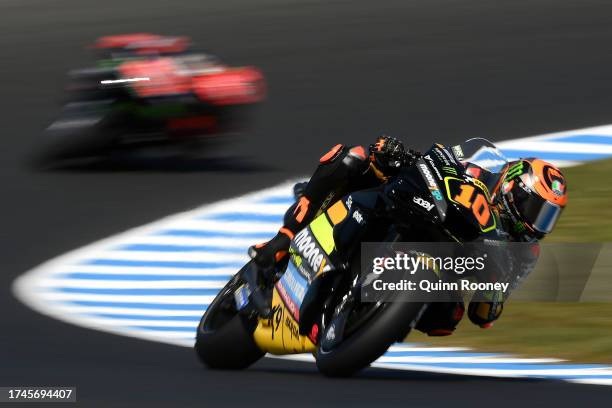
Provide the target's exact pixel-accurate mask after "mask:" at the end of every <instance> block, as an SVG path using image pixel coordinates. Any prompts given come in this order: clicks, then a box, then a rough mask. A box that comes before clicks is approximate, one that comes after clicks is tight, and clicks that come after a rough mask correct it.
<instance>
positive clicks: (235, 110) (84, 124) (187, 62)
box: [34, 33, 266, 166]
mask: <svg viewBox="0 0 612 408" xmlns="http://www.w3.org/2000/svg"><path fill="white" fill-rule="evenodd" d="M92 48H93V49H94V50H95V51H96V53H97V54H98V55H99V56H100V59H99V60H98V61H97V63H96V66H95V67H93V68H86V69H79V70H75V71H72V72H70V73H69V84H68V86H67V98H66V102H65V105H64V107H63V110H62V112H61V114H60V115H59V117H58V118H57V119H56V120H55V121H54V122H53V123H52V124H51V125H50V126H49V127H48V128H47V129H46V130H45V132H44V137H43V138H42V141H41V142H40V143H39V146H38V147H37V152H36V154H35V158H34V162H35V164H36V165H40V166H49V165H53V164H55V163H57V162H60V161H65V160H70V159H82V158H91V157H100V156H103V155H105V154H108V153H110V152H116V151H129V150H133V149H139V150H142V149H145V148H146V147H154V148H157V149H162V150H165V151H168V152H171V151H177V152H179V154H190V155H191V154H194V153H198V152H202V151H203V150H205V149H206V147H207V146H210V142H211V141H212V140H218V139H219V138H222V137H227V136H228V135H230V134H233V133H236V132H239V131H241V130H243V129H244V125H245V123H246V119H247V118H248V117H247V114H248V111H249V110H250V109H251V108H252V107H253V106H254V105H255V104H257V103H258V102H261V101H262V100H263V99H264V98H265V93H266V86H265V80H264V77H263V75H262V73H261V72H260V71H259V70H258V69H257V68H254V67H248V66H247V67H230V66H227V65H225V64H223V63H222V62H220V61H219V59H218V58H217V57H215V56H213V55H210V54H207V53H202V52H196V51H195V50H193V49H192V48H191V42H190V39H189V38H188V37H169V36H160V35H155V34H147V33H138V34H124V35H112V36H106V37H101V38H99V39H98V40H97V41H96V42H95V44H94V45H93V46H92ZM173 149H174V150H173Z"/></svg>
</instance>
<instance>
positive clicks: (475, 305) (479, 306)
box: [468, 301, 504, 329]
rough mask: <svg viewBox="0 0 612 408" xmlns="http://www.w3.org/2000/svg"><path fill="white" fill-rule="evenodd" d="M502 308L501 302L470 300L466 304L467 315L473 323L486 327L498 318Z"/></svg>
mask: <svg viewBox="0 0 612 408" xmlns="http://www.w3.org/2000/svg"><path fill="white" fill-rule="evenodd" d="M503 310H504V304H503V302H499V301H494V302H471V303H470V305H469V306H468V317H469V318H470V320H471V321H472V323H474V324H475V325H478V326H480V327H481V328H483V329H488V328H489V327H491V326H492V325H493V322H494V321H496V320H497V319H499V316H501V313H502V311H503Z"/></svg>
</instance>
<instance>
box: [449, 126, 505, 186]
mask: <svg viewBox="0 0 612 408" xmlns="http://www.w3.org/2000/svg"><path fill="white" fill-rule="evenodd" d="M451 151H452V152H453V154H454V155H455V157H456V158H457V160H459V161H460V162H462V163H464V165H465V164H467V163H470V164H471V165H476V166H478V167H479V168H480V169H481V170H480V171H478V172H477V173H474V174H472V175H473V176H474V177H475V178H477V179H479V180H480V181H481V182H483V183H484V184H485V185H486V187H487V189H488V190H489V192H490V193H491V195H493V194H494V193H495V189H496V188H497V186H498V185H499V184H500V181H501V179H502V177H503V174H504V170H505V168H506V166H507V164H508V158H507V157H506V156H504V154H503V153H502V152H501V151H500V150H499V149H498V148H497V147H496V146H495V145H494V144H493V143H491V142H490V141H488V140H487V139H483V138H480V137H477V138H473V139H468V140H466V141H465V142H463V143H462V144H459V145H456V146H452V147H451ZM468 174H469V172H468Z"/></svg>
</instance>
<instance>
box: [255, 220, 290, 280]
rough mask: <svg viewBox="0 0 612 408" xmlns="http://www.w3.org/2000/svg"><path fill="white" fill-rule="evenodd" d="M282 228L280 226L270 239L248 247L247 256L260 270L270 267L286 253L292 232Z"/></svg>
mask: <svg viewBox="0 0 612 408" xmlns="http://www.w3.org/2000/svg"><path fill="white" fill-rule="evenodd" d="M284 230H285V228H281V230H280V231H279V233H278V234H276V235H275V236H274V238H272V239H271V240H270V241H268V242H266V243H263V244H258V245H253V246H252V247H250V248H249V256H250V257H251V259H253V260H254V261H255V264H256V265H257V266H259V267H260V268H261V269H262V270H269V269H271V268H272V267H273V266H274V265H276V263H277V262H279V261H281V260H282V259H283V258H284V257H285V256H286V255H287V250H288V249H289V244H290V243H291V238H290V235H292V234H291V233H289V232H288V231H284Z"/></svg>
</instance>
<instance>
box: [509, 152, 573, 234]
mask: <svg viewBox="0 0 612 408" xmlns="http://www.w3.org/2000/svg"><path fill="white" fill-rule="evenodd" d="M500 192H501V194H500V196H501V204H502V206H503V207H505V209H506V210H507V213H509V215H510V217H511V219H512V222H513V223H514V225H513V226H512V230H513V233H515V234H517V235H521V234H522V235H526V236H527V237H530V238H536V239H542V238H543V237H544V236H545V235H546V234H549V233H550V232H551V231H552V230H553V228H554V226H555V223H556V222H557V220H558V219H559V215H560V214H561V212H562V211H563V208H565V205H566V204H567V183H566V181H565V177H564V176H563V174H562V173H561V170H559V169H558V168H557V167H556V166H554V165H552V164H550V163H548V162H546V161H544V160H540V159H536V158H527V159H520V160H517V161H515V162H511V163H510V164H509V165H508V167H507V170H506V173H505V176H504V180H503V183H502V185H501V191H500Z"/></svg>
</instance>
